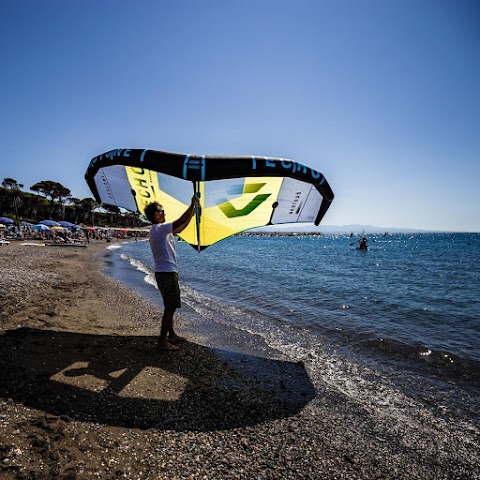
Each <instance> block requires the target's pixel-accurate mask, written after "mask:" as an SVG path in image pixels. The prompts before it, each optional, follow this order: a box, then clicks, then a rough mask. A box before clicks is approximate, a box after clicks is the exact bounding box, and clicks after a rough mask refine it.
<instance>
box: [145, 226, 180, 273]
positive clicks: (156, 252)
mask: <svg viewBox="0 0 480 480" xmlns="http://www.w3.org/2000/svg"><path fill="white" fill-rule="evenodd" d="M172 229H173V224H172V223H156V224H153V225H152V228H151V229H150V248H151V249H152V253H153V261H154V264H155V271H156V272H178V269H177V253H176V250H175V237H174V236H173V233H172Z"/></svg>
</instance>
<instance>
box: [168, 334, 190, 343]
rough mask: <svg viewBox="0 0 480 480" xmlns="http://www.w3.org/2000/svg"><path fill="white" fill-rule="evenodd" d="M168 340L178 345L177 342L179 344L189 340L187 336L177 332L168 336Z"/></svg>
mask: <svg viewBox="0 0 480 480" xmlns="http://www.w3.org/2000/svg"><path fill="white" fill-rule="evenodd" d="M168 341H169V343H173V344H175V345H176V344H178V343H184V342H186V341H187V340H186V339H185V338H183V337H181V336H180V335H176V334H175V335H170V336H169V337H168Z"/></svg>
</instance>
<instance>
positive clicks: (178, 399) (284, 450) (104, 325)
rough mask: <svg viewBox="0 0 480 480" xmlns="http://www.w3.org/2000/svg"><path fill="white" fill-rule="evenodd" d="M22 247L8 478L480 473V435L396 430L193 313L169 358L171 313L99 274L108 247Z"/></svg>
mask: <svg viewBox="0 0 480 480" xmlns="http://www.w3.org/2000/svg"><path fill="white" fill-rule="evenodd" d="M22 243H23V242H15V241H14V242H11V243H10V244H9V245H2V246H1V247H0V265H1V267H0V268H1V274H0V306H1V309H0V310H1V317H0V352H1V355H0V372H1V375H0V479H25V480H26V479H89V478H101V479H117V478H128V479H203V478H204V479H251V478H256V479H409V480H411V479H422V480H425V479H432V480H433V479H475V478H480V466H479V453H478V445H479V443H480V442H479V439H478V436H476V433H475V432H476V430H475V432H473V430H472V432H470V434H468V432H466V436H465V437H464V438H460V437H458V438H453V437H451V438H449V437H448V436H446V435H445V431H446V430H444V429H443V427H441V425H443V424H441V423H440V421H439V422H438V423H437V424H438V425H439V427H438V428H431V427H430V425H435V424H436V423H435V422H433V421H431V423H428V425H426V424H425V426H424V427H425V428H416V426H415V425H404V428H402V429H393V428H389V426H388V424H389V419H388V416H387V414H385V415H384V422H378V421H377V419H376V418H375V417H373V416H372V415H371V414H370V412H368V411H365V410H364V409H362V408H361V407H360V406H358V405H357V404H355V402H353V401H351V400H350V399H349V398H348V396H343V395H342V394H341V393H340V392H338V391H335V390H333V389H331V388H329V386H328V383H325V384H324V385H315V386H313V384H312V382H311V381H310V379H309V376H308V371H307V370H306V369H305V366H304V365H303V364H302V363H294V362H291V361H289V360H288V359H287V358H283V357H282V356H281V355H280V354H274V353H272V352H268V351H266V350H265V351H264V353H263V354H262V348H261V346H257V347H256V349H248V350H245V351H242V350H241V348H238V347H237V348H236V349H232V350H231V351H229V350H228V341H227V339H226V338H224V339H215V338H208V337H206V336H205V332H202V334H200V332H198V331H196V330H195V325H191V324H188V323H187V322H186V321H185V320H182V319H181V317H177V319H178V325H179V327H178V331H179V333H180V334H182V335H184V336H186V337H187V338H188V342H187V343H186V344H185V345H183V347H182V349H181V350H180V351H178V352H159V351H157V350H156V349H155V341H156V337H157V334H158V331H159V324H160V319H161V315H162V310H161V308H159V307H158V306H157V305H155V304H152V303H150V302H148V301H147V300H146V299H144V298H142V297H140V296H139V295H138V294H136V293H135V292H133V291H130V290H128V289H127V288H126V287H124V286H122V285H120V284H118V283H117V282H115V281H114V280H112V279H109V278H107V277H106V276H105V275H104V274H103V273H102V268H103V259H102V254H103V253H104V251H105V248H106V244H105V243H102V242H99V243H93V244H90V245H89V246H88V247H86V248H76V247H51V246H38V245H37V246H34V245H22ZM218 345H221V348H222V351H219V350H218V348H215V347H216V346H218ZM313 403H315V408H313V406H312V405H313ZM424 421H425V422H427V419H425V420H424ZM428 422H430V420H428ZM420 423H421V421H419V424H420ZM445 423H448V419H445ZM467 434H468V435H467Z"/></svg>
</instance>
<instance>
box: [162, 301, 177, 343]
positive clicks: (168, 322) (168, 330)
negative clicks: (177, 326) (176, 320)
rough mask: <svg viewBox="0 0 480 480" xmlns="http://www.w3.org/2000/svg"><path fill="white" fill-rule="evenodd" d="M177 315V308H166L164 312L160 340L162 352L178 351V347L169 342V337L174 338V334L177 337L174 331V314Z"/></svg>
mask: <svg viewBox="0 0 480 480" xmlns="http://www.w3.org/2000/svg"><path fill="white" fill-rule="evenodd" d="M174 313H175V308H170V307H166V308H165V310H164V312H163V317H162V328H161V330H160V337H159V339H158V348H160V349H161V350H178V347H177V346H175V345H173V343H170V342H169V341H168V338H169V335H170V337H172V332H173V335H174V338H175V337H176V335H175V332H174V330H173V314H174Z"/></svg>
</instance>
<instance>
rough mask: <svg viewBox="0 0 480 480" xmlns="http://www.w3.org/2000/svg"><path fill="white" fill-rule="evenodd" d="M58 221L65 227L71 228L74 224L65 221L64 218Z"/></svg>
mask: <svg viewBox="0 0 480 480" xmlns="http://www.w3.org/2000/svg"><path fill="white" fill-rule="evenodd" d="M58 223H59V224H60V225H61V226H62V227H65V228H72V227H75V226H76V225H75V224H74V223H71V222H67V221H66V220H59V221H58Z"/></svg>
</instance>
